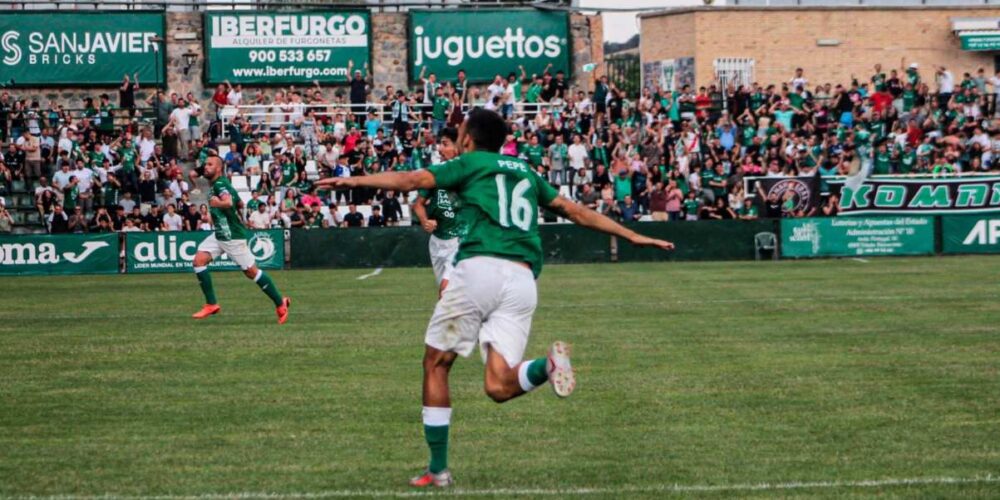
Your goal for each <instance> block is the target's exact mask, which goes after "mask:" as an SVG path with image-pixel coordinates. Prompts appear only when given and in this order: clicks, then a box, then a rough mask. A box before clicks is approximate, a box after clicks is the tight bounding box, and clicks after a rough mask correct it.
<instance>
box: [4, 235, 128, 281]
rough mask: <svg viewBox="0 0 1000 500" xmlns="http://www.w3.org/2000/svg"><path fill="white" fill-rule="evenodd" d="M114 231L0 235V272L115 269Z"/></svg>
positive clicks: (100, 271)
mask: <svg viewBox="0 0 1000 500" xmlns="http://www.w3.org/2000/svg"><path fill="white" fill-rule="evenodd" d="M118 250H119V242H118V235H117V234H114V233H112V234H92V235H87V234H37V235H34V234H33V235H19V236H0V275H36V274H112V273H117V272H118Z"/></svg>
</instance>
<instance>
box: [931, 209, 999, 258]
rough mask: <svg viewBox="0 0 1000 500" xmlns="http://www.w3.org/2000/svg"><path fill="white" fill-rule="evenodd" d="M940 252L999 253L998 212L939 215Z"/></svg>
mask: <svg viewBox="0 0 1000 500" xmlns="http://www.w3.org/2000/svg"><path fill="white" fill-rule="evenodd" d="M941 252H942V253H1000V214H997V215H994V216H992V217H991V216H989V215H953V216H944V217H941Z"/></svg>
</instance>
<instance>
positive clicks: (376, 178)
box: [313, 170, 436, 191]
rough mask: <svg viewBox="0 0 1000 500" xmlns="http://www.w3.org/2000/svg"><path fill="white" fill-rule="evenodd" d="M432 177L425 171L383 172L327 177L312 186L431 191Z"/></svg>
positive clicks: (433, 184) (433, 185) (433, 183)
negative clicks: (356, 175) (357, 175)
mask: <svg viewBox="0 0 1000 500" xmlns="http://www.w3.org/2000/svg"><path fill="white" fill-rule="evenodd" d="M435 185H436V184H435V182H434V175H432V174H431V173H430V172H428V171H427V170H416V171H413V172H385V173H382V174H375V175H362V176H359V177H328V178H326V179H320V180H318V181H316V183H315V184H313V186H315V187H318V188H327V189H351V188H356V187H369V188H376V189H392V190H395V191H413V190H414V189H433V188H434V187H435Z"/></svg>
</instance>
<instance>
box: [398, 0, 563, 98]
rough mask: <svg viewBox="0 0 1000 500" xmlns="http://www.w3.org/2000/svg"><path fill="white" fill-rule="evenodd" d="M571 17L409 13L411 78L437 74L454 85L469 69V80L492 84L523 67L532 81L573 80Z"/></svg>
mask: <svg viewBox="0 0 1000 500" xmlns="http://www.w3.org/2000/svg"><path fill="white" fill-rule="evenodd" d="M571 47H572V46H571V45H570V41H569V18H568V17H567V15H566V13H565V12H544V11H538V10H513V9H505V10H473V11H459V10H451V11H448V10H445V11H441V10H434V11H411V12H410V77H411V78H413V79H416V78H417V77H418V76H419V75H420V71H421V69H423V68H426V70H425V75H430V74H431V73H434V74H436V75H437V76H438V78H439V79H442V80H449V81H450V80H454V79H455V75H456V74H457V73H458V70H460V69H463V70H465V73H466V76H467V77H468V79H469V80H471V81H474V82H475V81H480V82H482V81H488V80H492V79H493V77H494V76H496V75H497V74H500V75H502V76H503V77H504V78H507V75H508V74H509V73H511V72H514V73H517V75H518V78H520V76H521V75H520V70H519V69H518V66H519V65H522V66H524V70H525V72H526V73H527V75H528V76H529V77H530V76H531V75H532V74H533V73H537V74H541V73H542V72H543V71H544V70H545V67H546V66H547V65H548V64H549V63H552V67H551V68H550V69H549V71H550V72H551V73H552V74H555V73H556V72H557V71H564V72H565V73H566V75H567V77H569V73H570V51H571V50H572V49H571Z"/></svg>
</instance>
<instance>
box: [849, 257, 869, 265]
mask: <svg viewBox="0 0 1000 500" xmlns="http://www.w3.org/2000/svg"><path fill="white" fill-rule="evenodd" d="M851 260H853V261H854V262H860V263H862V264H867V263H868V259H862V258H861V257H855V258H853V259H851Z"/></svg>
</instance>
